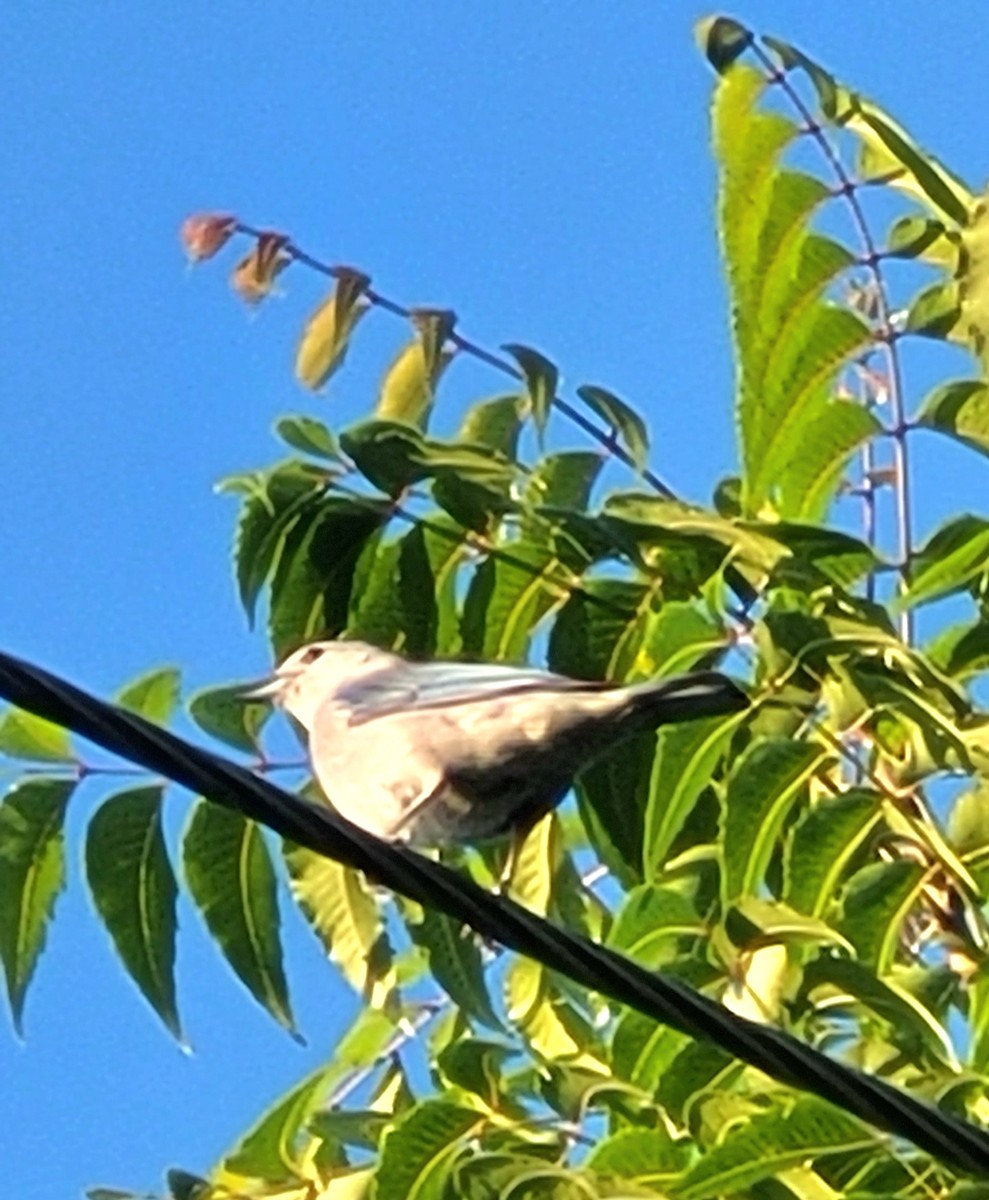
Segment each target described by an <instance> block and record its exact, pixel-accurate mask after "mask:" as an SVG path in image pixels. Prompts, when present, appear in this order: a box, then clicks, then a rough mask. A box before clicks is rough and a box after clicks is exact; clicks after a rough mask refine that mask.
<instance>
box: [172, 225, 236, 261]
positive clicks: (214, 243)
mask: <svg viewBox="0 0 989 1200" xmlns="http://www.w3.org/2000/svg"><path fill="white" fill-rule="evenodd" d="M236 229H237V218H236V217H231V216H228V215H227V214H225V213H193V214H192V216H191V217H186V219H185V220H184V221H183V222H182V227H181V228H180V229H179V240H180V241H181V242H182V249H183V250H184V251H185V252H186V254H187V255H188V257H189V260H190V262H194V263H197V262H202V261H203V259H205V258H212V257H213V255H214V254H216V253H218V252H219V251H220V250H222V249H223V247H224V246H225V245H226V244H227V242H228V241H229V240H230V238H231V237H232V236H233V234H234V233H235V231H236Z"/></svg>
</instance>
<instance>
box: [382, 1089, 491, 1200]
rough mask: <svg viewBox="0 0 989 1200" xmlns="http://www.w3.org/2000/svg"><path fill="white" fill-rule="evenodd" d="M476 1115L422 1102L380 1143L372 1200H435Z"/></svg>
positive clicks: (476, 1120) (440, 1103) (475, 1122)
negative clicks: (379, 1155)
mask: <svg viewBox="0 0 989 1200" xmlns="http://www.w3.org/2000/svg"><path fill="white" fill-rule="evenodd" d="M482 1120H483V1118H482V1116H481V1114H480V1113H478V1112H475V1111H474V1110H473V1109H470V1108H461V1107H459V1106H458V1105H455V1104H450V1103H448V1102H447V1101H445V1100H424V1101H421V1102H420V1103H418V1104H416V1105H414V1106H413V1107H412V1108H410V1109H409V1111H408V1112H406V1113H403V1114H402V1116H401V1117H400V1118H399V1119H398V1121H397V1122H396V1123H395V1127H394V1128H393V1129H391V1130H390V1131H389V1132H388V1133H387V1134H386V1135H385V1138H384V1140H383V1143H382V1148H381V1157H380V1159H379V1163H378V1170H377V1175H376V1177H375V1193H374V1194H375V1200H427V1198H428V1200H433V1198H434V1197H435V1198H436V1200H439V1198H440V1197H441V1196H442V1195H443V1191H442V1187H443V1185H444V1184H445V1181H446V1180H447V1179H448V1177H449V1172H450V1169H451V1167H452V1165H453V1160H454V1159H455V1158H456V1156H457V1155H458V1154H459V1153H460V1152H461V1151H462V1150H464V1149H465V1148H466V1147H465V1145H464V1139H465V1137H466V1135H467V1134H468V1132H469V1131H470V1130H471V1129H473V1128H474V1126H477V1125H480V1123H481V1121H482Z"/></svg>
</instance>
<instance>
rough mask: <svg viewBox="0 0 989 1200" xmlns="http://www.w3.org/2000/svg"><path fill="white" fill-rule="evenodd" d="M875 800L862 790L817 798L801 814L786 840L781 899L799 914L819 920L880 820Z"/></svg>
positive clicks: (876, 799)
mask: <svg viewBox="0 0 989 1200" xmlns="http://www.w3.org/2000/svg"><path fill="white" fill-rule="evenodd" d="M879 799H880V798H879V796H878V795H876V794H875V793H874V792H869V791H866V790H864V789H862V788H855V789H852V790H850V791H847V792H844V793H843V794H842V795H840V796H833V797H828V798H825V799H820V800H818V801H817V802H816V803H815V804H814V805H813V807H811V808H809V809H808V810H807V811H806V812H804V813H803V815H802V816H801V818H800V820H799V821H798V823H797V824H796V825H795V826H794V828H793V829H792V831H791V832H790V835H789V837H788V839H787V842H786V851H785V857H784V868H783V878H784V890H783V898H784V899H785V900H786V901H787V903H789V904H791V905H793V907H794V908H796V909H797V910H798V911H800V912H804V913H810V914H813V915H815V916H820V915H821V914H822V913H824V912H825V911H826V910H827V908H828V906H829V905H831V904H833V903H834V901H835V898H836V896H837V892H838V885H839V883H840V881H841V879H842V877H843V876H844V874H845V871H846V870H847V868H848V865H849V863H850V862H851V861H852V860H853V858H854V856H855V855H856V853H857V852H858V851H859V849H860V847H861V846H862V843H863V842H864V840H865V839H866V838H867V837H868V836H869V834H870V833H871V832H872V830H873V829H874V828H875V826H876V824H877V822H878V821H879V819H880V809H879Z"/></svg>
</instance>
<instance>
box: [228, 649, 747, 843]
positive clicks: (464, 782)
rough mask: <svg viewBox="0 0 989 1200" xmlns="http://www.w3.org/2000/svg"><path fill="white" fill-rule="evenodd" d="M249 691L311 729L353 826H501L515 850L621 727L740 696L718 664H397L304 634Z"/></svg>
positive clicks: (394, 837)
mask: <svg viewBox="0 0 989 1200" xmlns="http://www.w3.org/2000/svg"><path fill="white" fill-rule="evenodd" d="M247 694H248V695H249V696H256V697H263V696H264V697H269V698H271V699H272V700H274V701H275V703H276V704H279V705H280V706H281V707H283V708H285V709H286V710H287V711H288V712H289V713H291V715H292V716H293V717H294V718H295V719H296V720H297V721H298V722H299V724H300V725H302V726H303V728H304V729H306V730H307V731H308V735H309V756H310V759H311V762H312V768H313V772H314V774H315V775H316V778H317V780H318V781H319V783H320V786H321V787H322V789H323V791H324V792H325V794H326V796H327V798H328V799H329V800H330V802H331V803H332V805H333V807H334V808H336V809H337V811H338V812H340V813H341V815H342V816H344V817H346V818H347V820H349V821H352V822H353V823H354V824H355V825H359V826H360V827H361V828H362V829H365V830H367V831H368V832H369V833H373V834H375V835H376V836H377V837H380V838H384V839H385V840H387V841H401V842H409V843H411V844H413V845H445V844H447V843H449V842H473V841H479V840H483V839H487V838H493V837H498V836H500V835H502V834H508V833H511V834H513V839H514V844H515V847H516V848H517V846H518V845H519V844H520V842H521V840H522V839H524V837H525V834H526V833H527V832H528V831H529V829H531V827H532V826H533V825H534V824H535V822H536V821H538V820H539V818H540V817H542V816H543V815H544V814H545V813H547V812H549V810H550V809H551V808H553V807H554V806H555V805H557V804H559V803H560V801H561V800H562V799H563V797H564V796H565V795H566V793H567V791H568V790H569V789H570V787H571V785H572V783H573V780H574V776H575V775H577V774H579V772H580V771H582V770H583V769H584V768H585V767H587V766H589V765H590V764H591V763H592V762H594V761H595V760H596V759H597V758H599V757H600V756H601V755H602V754H603V753H604V752H605V751H606V750H609V749H611V748H612V747H613V746H615V745H616V744H617V743H619V742H621V741H622V740H623V739H625V738H627V737H630V736H631V735H633V734H636V733H640V732H642V731H644V730H650V729H655V728H656V727H657V726H658V725H665V724H668V723H669V722H673V721H686V720H691V719H694V718H697V717H708V716H714V715H719V714H723V713H731V712H736V711H738V710H740V709H742V708H745V707H746V706H747V704H748V700H747V699H746V697H745V695H744V693H743V692H742V691H741V690H740V689H739V688H738V687H737V686H736V685H735V684H734V683H732V681H731V680H730V679H728V678H727V677H726V676H724V675H721V674H719V673H718V672H716V671H696V672H694V673H692V674H688V675H679V676H676V677H673V678H669V679H662V680H657V681H654V682H649V683H638V684H633V685H631V686H628V687H619V686H615V685H614V684H608V683H589V682H585V681H580V680H576V679H569V678H567V677H566V676H563V675H554V674H552V673H550V672H549V671H540V670H536V669H533V668H531V667H510V666H503V665H493V664H490V663H457V662H431V663H414V662H408V661H406V660H405V659H403V658H400V657H399V656H398V655H397V654H392V653H389V652H388V651H385V650H379V649H377V648H376V647H374V646H369V645H367V644H366V643H363V642H347V641H342V642H313V643H312V644H311V645H308V646H303V647H302V648H301V649H299V650H296V651H295V653H294V654H291V655H290V656H289V657H288V658H287V659H286V660H285V661H284V662H283V663H282V664H281V666H280V667H278V669H277V671H276V673H275V675H274V677H273V678H272V679H271V680H270V681H268V682H267V683H264V684H262V685H261V686H260V687H258V688H255V689H253V691H251V692H249V693H247ZM616 802H617V803H621V797H616Z"/></svg>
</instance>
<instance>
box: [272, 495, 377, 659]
mask: <svg viewBox="0 0 989 1200" xmlns="http://www.w3.org/2000/svg"><path fill="white" fill-rule="evenodd" d="M388 516H389V512H388V508H387V506H386V505H383V504H380V503H377V502H375V501H370V500H363V499H362V500H357V499H353V500H351V499H343V498H337V497H331V498H330V499H328V500H324V501H323V502H322V504H321V505H320V506H319V508H318V509H317V510H316V511H314V512H312V513H311V514H307V515H306V520H305V521H304V522H302V521H300V522H299V524H297V525H296V526H294V527H293V528H292V529H291V531H290V532H289V534H288V535H287V536H286V540H285V546H284V549H283V551H282V554H281V556H280V558H279V560H278V565H277V567H276V569H275V574H274V578H273V579H272V583H271V601H270V605H269V616H268V628H269V633H270V636H271V643H272V647H273V649H274V651H275V655H276V657H279V658H280V657H282V656H283V655H285V654H286V653H288V651H290V650H294V649H295V648H296V647H297V646H301V645H303V644H304V643H306V642H309V641H312V640H313V639H315V638H318V637H321V636H326V637H334V636H335V635H336V634H338V633H339V632H340V631H341V630H342V629H343V628H344V627H345V626H346V623H347V613H348V608H349V605H350V597H351V587H352V584H353V579H354V571H355V568H356V565H357V561H358V559H359V557H360V555H361V552H362V550H363V548H364V546H365V545H366V543H367V541H368V540H369V539H370V538H373V537H375V536H377V535H378V534H379V533H380V530H381V528H382V524H383V522H384V521H385V520H387V518H388Z"/></svg>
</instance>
